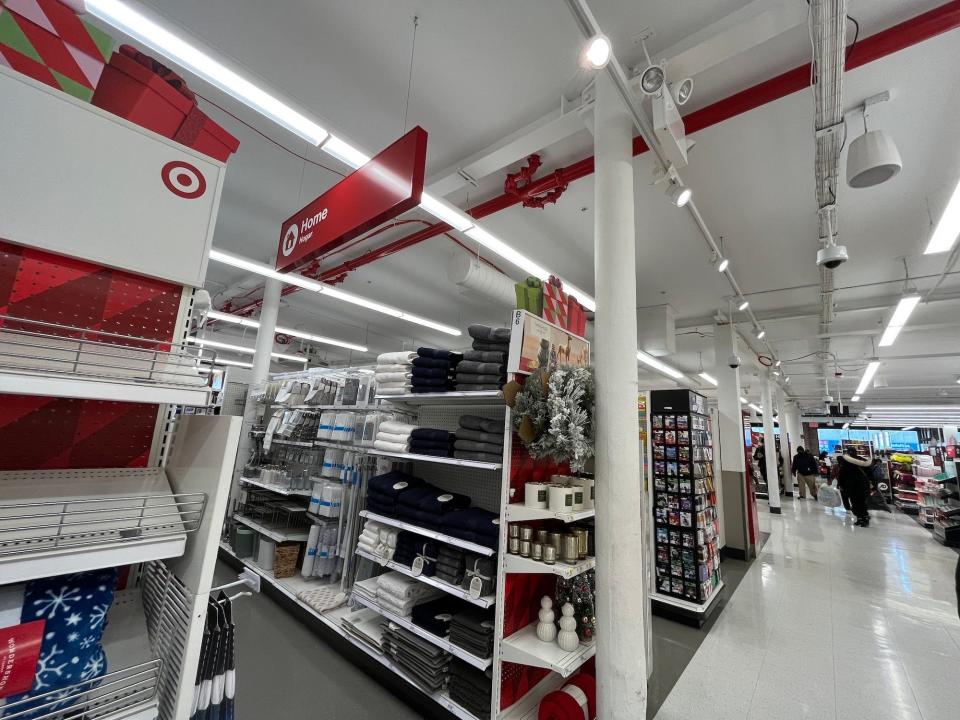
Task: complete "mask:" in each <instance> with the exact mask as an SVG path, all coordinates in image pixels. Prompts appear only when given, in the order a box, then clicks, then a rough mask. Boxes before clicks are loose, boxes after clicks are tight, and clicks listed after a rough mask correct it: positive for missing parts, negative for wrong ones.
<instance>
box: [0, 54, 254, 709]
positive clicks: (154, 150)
mask: <svg viewBox="0 0 960 720" xmlns="http://www.w3.org/2000/svg"><path fill="white" fill-rule="evenodd" d="M0 95H2V96H3V97H4V99H5V103H4V131H3V133H0V153H2V154H3V155H4V157H5V159H6V162H7V166H8V167H11V168H14V167H15V168H17V172H3V173H0V238H4V240H5V242H9V243H13V244H16V245H21V246H26V247H30V248H36V249H39V250H41V251H43V252H45V253H54V254H62V255H65V256H69V257H70V258H76V259H79V260H82V261H86V262H89V263H93V264H94V265H99V266H105V267H107V268H115V269H118V270H120V271H123V272H126V273H133V274H134V276H147V277H149V278H155V279H157V280H160V281H162V282H163V283H165V287H168V288H173V289H175V290H176V293H175V294H176V296H178V297H179V307H173V308H172V310H173V315H174V316H175V320H174V322H173V325H172V327H173V328H174V330H173V333H174V337H172V338H169V339H166V340H163V341H161V340H155V339H150V338H144V337H131V336H124V335H121V334H117V333H111V332H105V331H99V330H91V329H89V328H83V327H74V326H71V325H70V324H69V323H66V322H65V323H62V324H61V323H51V322H46V321H41V320H38V319H36V318H23V317H11V316H3V317H0V324H2V327H3V329H2V331H0V394H3V395H6V394H17V395H34V396H45V397H55V398H70V399H74V400H79V401H110V402H122V403H140V404H151V405H156V406H157V412H156V415H155V417H156V422H155V432H154V436H153V437H154V439H153V443H152V446H151V447H150V450H149V458H147V463H146V464H147V467H144V468H136V469H132V468H128V467H118V468H100V469H67V470H40V469H35V468H21V469H17V470H12V471H5V472H3V473H0V582H2V583H3V584H7V583H11V582H20V581H27V580H31V579H35V578H40V577H45V576H50V575H58V574H62V573H63V572H65V571H67V570H70V571H78V570H92V569H98V568H107V567H115V566H120V565H129V564H131V563H136V564H137V565H136V566H135V568H134V570H133V571H132V572H131V573H130V576H129V577H130V579H129V581H128V589H127V590H125V591H122V592H119V593H117V595H116V597H115V599H114V602H113V604H112V607H111V609H110V612H109V616H108V619H109V622H108V625H107V629H106V632H105V633H104V636H103V646H104V650H105V652H106V655H107V660H108V668H107V670H108V672H107V674H106V675H104V676H102V677H100V678H98V679H97V680H96V681H95V682H87V683H78V684H77V685H74V686H71V687H69V688H57V689H56V692H57V693H58V697H57V699H58V700H59V699H60V695H59V694H60V693H64V694H66V695H67V696H69V697H70V698H72V699H74V700H75V704H74V705H73V706H72V707H71V708H70V709H69V711H67V712H66V714H67V715H69V716H71V717H72V716H74V715H76V716H77V717H79V716H80V715H81V714H82V716H83V717H84V718H88V719H90V720H188V718H189V717H190V714H191V705H192V702H193V688H194V683H195V680H196V675H197V665H198V661H199V656H200V649H201V642H202V638H203V631H204V620H205V616H206V608H207V602H208V596H209V591H210V587H211V583H212V580H213V571H214V565H215V563H216V557H217V556H216V548H217V542H218V538H219V534H220V528H221V523H222V517H223V514H224V512H225V510H226V503H227V497H228V494H229V488H230V480H231V474H232V467H233V462H234V458H235V455H236V449H237V444H238V441H239V435H240V422H241V421H240V418H235V417H227V416H213V415H181V416H180V417H178V418H177V419H176V421H175V422H168V417H172V413H169V412H168V408H167V406H168V405H189V406H206V405H208V404H209V402H210V391H209V388H208V387H207V381H206V380H205V379H204V378H203V376H202V375H201V374H200V372H199V362H198V352H197V349H196V348H192V347H188V346H187V345H185V344H184V340H185V334H186V330H187V328H188V327H189V320H190V308H191V306H192V295H193V291H192V288H194V287H199V286H201V285H202V284H203V280H204V277H205V275H206V267H207V260H208V255H209V249H210V241H211V238H212V235H213V229H214V226H215V224H216V217H217V211H218V207H219V202H220V193H221V189H222V186H223V175H224V170H225V166H224V164H223V163H220V162H217V161H215V160H212V159H211V158H209V157H207V156H205V155H203V154H201V153H198V152H195V151H193V150H191V149H189V148H186V147H184V146H182V145H179V144H177V143H175V142H173V141H171V140H169V139H167V138H164V137H161V136H159V135H157V134H155V133H152V132H150V131H147V130H145V129H143V128H141V127H139V126H137V125H135V124H133V123H130V122H128V121H126V120H123V119H121V118H119V117H116V116H114V115H112V114H110V113H107V112H105V111H103V110H100V109H99V108H96V107H94V106H92V105H90V104H88V103H84V102H81V101H78V100H76V99H75V98H72V97H70V96H68V95H66V94H65V93H62V92H59V91H57V90H54V89H52V88H50V87H48V86H46V85H44V84H42V83H39V82H37V81H35V80H32V79H30V78H27V77H25V76H23V75H20V74H19V73H16V72H15V71H13V70H10V69H9V68H6V67H0ZM77 138H82V142H78V141H77ZM117 158H122V159H123V160H122V161H118V160H117ZM173 167H180V168H182V167H187V168H188V169H189V171H190V172H192V173H193V174H194V176H195V178H194V179H195V180H196V182H197V184H198V185H200V186H202V187H203V188H204V189H203V191H202V192H201V193H200V194H199V195H198V196H194V197H189V198H188V197H185V196H184V195H182V194H177V193H176V192H175V191H174V190H173V189H170V188H171V184H170V183H165V182H164V180H168V179H169V178H167V177H166V176H165V175H164V173H166V174H167V175H169V173H170V172H172V170H171V168H173ZM51 208H56V210H55V211H51ZM50 261H51V263H55V259H54V258H53V257H52V256H51V257H50ZM178 286H180V287H179V288H178ZM84 302H85V301H84V300H83V299H81V298H78V299H77V303H78V305H83V304H84ZM169 309H170V308H169V307H168V308H167V310H169ZM165 312H166V311H165ZM168 322H169V319H168ZM0 401H2V398H0ZM121 430H122V429H121ZM112 439H113V438H112V436H110V437H108V438H107V439H105V440H104V441H103V442H110V441H111V440H112ZM0 452H3V450H0ZM60 462H63V461H62V460H61V461H60ZM141 563H142V565H141ZM138 568H139V569H138ZM16 713H17V711H16V708H15V706H13V705H12V704H9V703H8V704H7V705H6V706H5V707H4V716H5V717H7V716H11V715H12V716H15V715H16ZM30 716H31V717H32V716H33V713H30ZM46 716H47V715H44V717H46Z"/></svg>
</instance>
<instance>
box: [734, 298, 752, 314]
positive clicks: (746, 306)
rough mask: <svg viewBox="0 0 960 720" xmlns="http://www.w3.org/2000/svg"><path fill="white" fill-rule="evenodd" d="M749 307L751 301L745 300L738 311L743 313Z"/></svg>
mask: <svg viewBox="0 0 960 720" xmlns="http://www.w3.org/2000/svg"><path fill="white" fill-rule="evenodd" d="M748 307H750V301H749V300H744V301H743V302H742V303H740V305H739V307H737V310H739V311H740V312H743V311H744V310H746V309H747V308H748Z"/></svg>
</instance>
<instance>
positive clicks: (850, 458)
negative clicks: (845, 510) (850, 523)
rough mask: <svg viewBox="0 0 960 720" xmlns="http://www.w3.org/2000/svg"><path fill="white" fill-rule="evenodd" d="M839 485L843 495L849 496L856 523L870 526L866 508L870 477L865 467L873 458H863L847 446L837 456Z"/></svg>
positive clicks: (870, 463)
mask: <svg viewBox="0 0 960 720" xmlns="http://www.w3.org/2000/svg"><path fill="white" fill-rule="evenodd" d="M837 462H838V465H839V469H840V471H839V476H838V477H839V482H838V484H839V486H840V488H841V491H842V492H843V494H844V496H845V497H849V498H850V506H851V509H852V510H853V514H854V515H856V517H857V522H856V523H855V524H856V525H858V526H860V527H870V511H869V510H867V495H868V494H869V492H870V478H869V476H868V475H867V470H866V469H867V468H869V467H870V466H871V465H872V464H873V458H872V457H871V458H870V459H867V460H864V459H863V458H861V457H860V456H859V455H858V454H857V451H856V450H854V449H853V448H847V449H846V450H845V451H844V453H843V455H841V456H840V457H839V458H838V461H837Z"/></svg>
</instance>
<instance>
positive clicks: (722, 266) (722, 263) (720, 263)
mask: <svg viewBox="0 0 960 720" xmlns="http://www.w3.org/2000/svg"><path fill="white" fill-rule="evenodd" d="M728 267H730V261H729V260H727V258H725V257H723V256H722V255H720V256H718V257H717V272H721V273H722V272H726V270H727V268H728Z"/></svg>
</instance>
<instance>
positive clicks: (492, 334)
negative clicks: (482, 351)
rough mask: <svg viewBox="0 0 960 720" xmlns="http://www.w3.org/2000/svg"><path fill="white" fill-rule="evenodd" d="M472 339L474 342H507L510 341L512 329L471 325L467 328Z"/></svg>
mask: <svg viewBox="0 0 960 720" xmlns="http://www.w3.org/2000/svg"><path fill="white" fill-rule="evenodd" d="M467 332H468V333H470V337H472V338H473V339H474V340H486V341H487V342H507V341H509V340H510V328H507V327H498V328H495V327H490V326H489V325H479V324H477V325H471V326H470V327H468V328H467Z"/></svg>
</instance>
